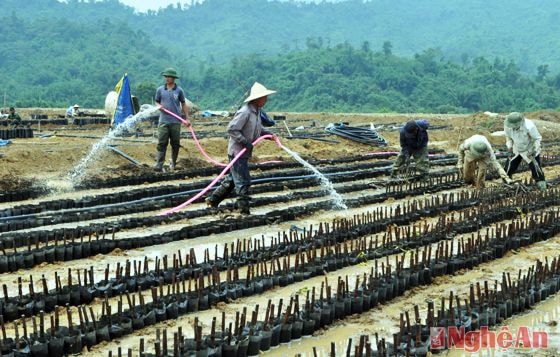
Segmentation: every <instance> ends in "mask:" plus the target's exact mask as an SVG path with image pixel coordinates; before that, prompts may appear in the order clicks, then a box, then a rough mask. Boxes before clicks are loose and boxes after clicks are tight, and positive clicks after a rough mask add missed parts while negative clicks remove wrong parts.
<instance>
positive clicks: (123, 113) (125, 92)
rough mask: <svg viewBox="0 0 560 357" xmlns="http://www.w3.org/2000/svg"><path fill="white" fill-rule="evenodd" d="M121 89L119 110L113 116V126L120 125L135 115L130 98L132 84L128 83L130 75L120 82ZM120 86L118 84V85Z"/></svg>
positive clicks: (119, 91)
mask: <svg viewBox="0 0 560 357" xmlns="http://www.w3.org/2000/svg"><path fill="white" fill-rule="evenodd" d="M119 84H121V85H120V88H119V90H118V93H119V97H118V99H117V108H116V109H115V115H114V116H113V124H114V125H119V124H121V123H123V122H124V121H125V119H126V118H128V117H129V116H131V115H134V108H133V107H132V98H131V97H130V83H129V82H128V75H127V74H125V75H124V77H123V78H122V79H121V81H119ZM117 86H118V84H117Z"/></svg>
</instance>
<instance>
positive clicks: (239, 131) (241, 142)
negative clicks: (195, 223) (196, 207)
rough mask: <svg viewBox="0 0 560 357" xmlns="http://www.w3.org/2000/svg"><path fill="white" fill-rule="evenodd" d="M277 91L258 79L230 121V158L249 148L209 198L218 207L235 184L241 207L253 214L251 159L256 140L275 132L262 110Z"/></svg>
mask: <svg viewBox="0 0 560 357" xmlns="http://www.w3.org/2000/svg"><path fill="white" fill-rule="evenodd" d="M273 93H276V91H273V90H268V89H267V88H266V87H265V86H263V85H262V84H260V83H258V82H255V83H254V84H253V86H252V87H251V91H250V93H249V96H248V97H247V98H246V99H245V100H244V103H245V104H244V105H243V106H242V107H241V108H240V109H239V110H238V111H237V112H236V113H235V115H234V117H233V119H232V120H231V122H230V123H229V125H228V128H227V130H228V134H229V143H228V158H229V161H232V160H233V158H234V157H236V156H237V154H239V152H240V151H241V150H243V149H244V148H245V149H246V151H245V153H244V154H243V155H242V156H241V157H240V158H239V159H238V160H237V161H236V162H235V163H234V164H233V166H232V168H231V171H230V174H229V175H228V176H227V177H226V178H225V179H224V180H223V181H222V183H221V185H220V186H219V187H218V188H217V189H216V190H215V191H214V192H213V193H212V194H211V195H210V196H209V197H208V198H206V203H207V205H208V206H209V207H218V205H219V204H220V202H222V200H223V199H225V198H226V197H227V196H228V195H229V194H230V193H231V191H233V189H234V188H235V193H236V194H237V208H238V209H239V211H240V213H241V214H242V215H248V214H250V208H249V202H250V196H249V188H250V186H251V175H250V173H249V163H248V162H249V158H250V157H251V155H252V153H253V142H254V141H255V140H256V139H258V138H259V137H260V136H262V135H267V134H271V133H270V132H269V131H267V130H266V129H264V127H263V125H262V123H261V119H260V110H261V108H262V107H264V105H265V104H266V102H267V100H268V96H269V95H270V94H273ZM273 140H274V139H273Z"/></svg>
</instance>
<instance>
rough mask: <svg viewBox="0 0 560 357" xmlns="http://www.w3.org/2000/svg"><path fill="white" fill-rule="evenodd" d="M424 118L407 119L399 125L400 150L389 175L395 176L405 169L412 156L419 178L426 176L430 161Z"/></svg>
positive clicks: (426, 126)
mask: <svg viewBox="0 0 560 357" xmlns="http://www.w3.org/2000/svg"><path fill="white" fill-rule="evenodd" d="M429 125H430V124H429V122H428V121H427V120H426V119H417V120H411V121H408V122H407V123H406V124H405V125H404V126H403V127H401V129H400V131H399V133H400V135H399V136H400V144H401V151H400V153H399V155H398V156H397V159H396V160H395V163H394V164H393V169H392V171H391V177H397V175H398V173H399V171H400V172H402V171H403V168H404V169H405V170H407V169H408V168H409V167H408V165H410V158H411V157H414V162H415V163H416V171H417V172H418V173H419V174H420V177H421V180H425V179H427V178H428V171H429V169H430V162H429V161H428V131H427V129H428V127H429Z"/></svg>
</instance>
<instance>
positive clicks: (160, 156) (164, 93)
mask: <svg viewBox="0 0 560 357" xmlns="http://www.w3.org/2000/svg"><path fill="white" fill-rule="evenodd" d="M161 75H162V76H163V77H165V84H164V85H162V86H160V87H159V88H158V89H157V90H156V95H155V98H154V99H155V102H156V103H157V104H158V105H160V106H162V107H163V108H165V109H167V110H169V111H171V112H173V113H174V114H176V115H178V116H182V117H183V118H184V119H185V120H186V121H187V124H185V125H187V126H189V125H190V123H189V108H188V106H187V103H186V99H185V93H184V92H183V89H182V88H181V87H179V86H178V85H177V84H176V83H175V80H176V79H177V78H179V76H177V71H176V70H175V69H174V68H167V69H166V70H164V71H163V72H162V73H161ZM181 112H182V113H181ZM157 133H158V144H157V152H156V164H155V166H154V170H156V171H162V170H163V162H164V161H165V152H166V151H167V144H168V143H169V144H170V145H171V161H170V163H169V169H170V170H171V171H173V170H175V166H176V165H177V157H178V156H179V149H180V148H181V121H179V119H177V118H174V117H173V116H172V115H170V114H168V113H166V112H165V111H163V110H162V111H161V113H159V121H158V129H157Z"/></svg>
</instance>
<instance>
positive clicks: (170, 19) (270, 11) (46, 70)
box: [0, 0, 560, 112]
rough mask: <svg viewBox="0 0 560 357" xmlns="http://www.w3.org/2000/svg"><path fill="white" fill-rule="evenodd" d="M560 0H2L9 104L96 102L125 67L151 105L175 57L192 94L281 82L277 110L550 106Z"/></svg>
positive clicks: (203, 101) (206, 96)
mask: <svg viewBox="0 0 560 357" xmlns="http://www.w3.org/2000/svg"><path fill="white" fill-rule="evenodd" d="M557 7H558V6H556V1H552V0H539V1H537V0H525V1H505V0H493V1H491V2H488V3H487V2H486V1H482V0H469V1H459V0H416V1H408V0H392V1H389V0H377V1H365V2H362V1H357V0H349V1H341V2H335V3H320V4H315V3H301V2H295V1H285V2H279V1H265V0H236V1H232V0H205V1H204V2H203V3H202V4H197V5H193V6H191V7H188V8H177V7H174V6H169V7H167V8H165V9H163V10H161V11H159V12H149V13H147V14H137V13H134V11H133V9H132V8H131V7H127V6H124V5H122V4H120V3H119V2H118V1H117V0H107V1H102V2H91V1H90V2H85V1H78V0H68V2H67V3H61V2H58V1H57V0H25V1H21V0H2V13H1V14H0V33H1V34H2V41H0V78H1V79H2V81H1V82H0V91H2V92H4V93H5V94H6V103H7V104H8V105H17V106H29V107H35V106H44V107H49V106H51V107H52V106H55V107H64V106H66V105H70V104H71V103H75V102H79V103H80V104H82V105H86V106H90V107H99V106H102V104H103V100H104V97H105V94H106V93H107V92H108V91H110V90H112V89H113V88H114V85H115V83H116V82H117V81H118V80H119V79H120V77H121V76H122V74H123V73H129V76H130V78H131V83H132V86H133V93H134V94H135V95H137V96H138V97H139V98H140V99H141V102H150V101H151V98H152V97H153V93H154V90H155V88H156V87H157V86H158V85H159V84H161V82H162V79H161V76H160V75H159V73H160V72H161V70H162V69H163V68H165V67H168V66H170V65H173V66H175V67H177V69H178V70H179V72H180V73H181V77H182V78H181V79H180V81H179V83H180V84H181V85H182V86H183V87H184V88H185V89H186V91H187V94H188V96H189V98H191V99H192V100H194V101H195V102H197V103H198V104H200V105H201V106H203V107H204V106H212V107H213V108H220V109H223V108H230V107H231V106H234V105H235V104H238V103H239V98H240V97H242V96H243V93H244V91H245V88H247V87H248V86H250V84H251V83H252V81H255V80H260V81H264V82H266V84H267V85H270V86H272V87H275V88H277V89H279V93H278V95H277V96H276V98H275V100H274V101H272V102H271V104H270V108H271V109H274V108H277V109H282V110H300V111H305V110H315V111H316V110H332V111H435V112H469V111H477V110H492V111H507V110H509V109H515V110H535V109H556V108H558V107H559V106H560V105H559V100H560V99H559V98H560V96H559V95H558V92H559V90H560V75H559V74H557V72H558V68H559V65H558V61H560V56H558V55H559V53H558V52H559V51H560V46H558V45H559V43H558V42H559V41H560V36H557V34H558V31H557V29H558V28H559V26H560V25H559V22H558V21H556V20H558V19H559V18H560V15H558V14H559V13H560V10H558V9H557ZM524 70H525V72H524ZM0 94H2V93H1V92H0Z"/></svg>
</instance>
